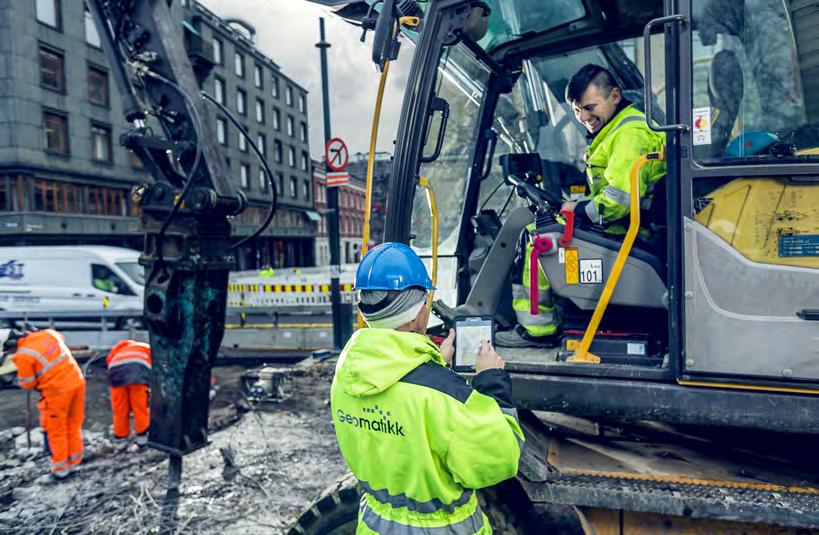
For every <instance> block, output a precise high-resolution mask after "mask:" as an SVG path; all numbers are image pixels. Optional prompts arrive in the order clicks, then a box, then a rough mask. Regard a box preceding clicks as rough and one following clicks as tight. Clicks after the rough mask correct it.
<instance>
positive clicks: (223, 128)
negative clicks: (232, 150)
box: [216, 117, 227, 147]
mask: <svg viewBox="0 0 819 535" xmlns="http://www.w3.org/2000/svg"><path fill="white" fill-rule="evenodd" d="M216 141H218V142H219V144H220V145H224V146H225V147H227V122H226V121H225V120H224V119H222V118H221V117H219V118H217V119H216Z"/></svg>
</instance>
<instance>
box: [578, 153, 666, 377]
mask: <svg viewBox="0 0 819 535" xmlns="http://www.w3.org/2000/svg"><path fill="white" fill-rule="evenodd" d="M664 160H665V147H663V148H662V149H660V151H659V152H650V153H648V154H644V155H642V156H640V157H639V158H637V161H636V162H634V165H633V166H631V195H630V198H629V200H630V214H629V223H628V231H627V232H626V237H625V239H624V240H623V244H622V245H621V246H620V251H619V252H618V253H617V258H616V259H615V260H614V266H612V268H611V275H609V280H607V281H606V286H605V287H604V288H603V293H602V294H601V295H600V300H599V301H597V306H596V307H594V314H592V317H591V321H590V322H589V326H588V327H586V332H585V333H584V334H583V340H581V342H580V346H579V347H578V348H577V351H575V352H574V354H573V355H572V356H570V357H569V358H568V359H566V361H567V362H588V363H593V364H596V363H599V362H600V357H598V356H597V355H595V354H593V353H591V352H590V351H589V348H590V347H591V345H592V341H593V340H594V335H595V334H596V333H597V328H598V327H599V326H600V322H601V321H602V319H603V314H604V313H605V312H606V307H608V306H609V301H610V300H611V296H612V295H613V294H614V289H615V288H616V287H617V281H618V280H619V279H620V274H621V273H622V271H623V266H625V265H626V261H627V260H628V255H629V254H630V253H631V248H632V246H633V245H634V240H636V239H637V233H638V232H639V231H640V171H642V169H643V166H644V165H646V164H647V163H649V162H655V161H664Z"/></svg>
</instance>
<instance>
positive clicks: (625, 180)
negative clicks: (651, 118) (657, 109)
mask: <svg viewBox="0 0 819 535" xmlns="http://www.w3.org/2000/svg"><path fill="white" fill-rule="evenodd" d="M664 145H665V134H663V133H661V132H655V131H653V130H651V129H650V128H649V127H648V125H647V124H646V116H645V114H644V113H643V112H641V111H640V110H638V109H637V108H635V107H634V106H633V105H632V104H630V103H628V101H624V103H623V105H621V108H620V110H619V112H617V114H616V115H615V116H614V117H613V118H612V119H611V120H610V121H609V122H608V123H607V124H606V125H605V126H604V127H603V128H602V130H600V132H598V133H597V134H596V135H594V137H593V139H592V141H591V145H590V146H589V150H588V152H587V156H586V175H587V178H588V181H589V190H590V194H589V196H588V197H587V198H585V199H581V200H580V201H579V202H578V205H577V207H576V208H575V210H574V213H575V217H576V218H579V219H581V220H582V219H588V220H589V221H590V222H591V223H596V224H598V225H603V226H605V227H607V231H608V232H610V233H614V234H625V231H626V228H627V227H628V221H627V220H625V221H619V220H622V219H623V218H626V217H628V215H629V212H630V211H631V210H630V202H631V200H630V195H631V168H632V166H633V165H634V162H635V161H637V159H638V158H639V157H640V156H642V155H644V154H648V153H650V152H658V151H659V150H660V149H661V148H662V147H663V146H664ZM665 172H666V167H665V162H664V161H655V162H650V163H648V164H646V165H645V166H644V167H643V170H642V172H641V173H640V199H641V209H643V210H646V209H648V207H649V206H650V202H651V198H652V196H653V193H652V191H653V189H654V184H656V183H657V181H658V180H660V179H661V178H663V177H665Z"/></svg>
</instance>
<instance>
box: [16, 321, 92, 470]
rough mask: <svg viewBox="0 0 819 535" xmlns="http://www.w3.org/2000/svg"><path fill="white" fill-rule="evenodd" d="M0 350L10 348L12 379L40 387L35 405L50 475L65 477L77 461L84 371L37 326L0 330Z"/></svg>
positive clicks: (60, 342) (55, 336) (58, 339)
mask: <svg viewBox="0 0 819 535" xmlns="http://www.w3.org/2000/svg"><path fill="white" fill-rule="evenodd" d="M0 343H2V347H3V349H4V350H8V351H13V352H14V355H12V359H13V361H14V365H15V366H16V367H17V383H18V384H19V385H20V387H21V388H24V389H27V390H31V389H35V390H37V391H38V392H40V400H39V401H38V402H37V408H38V409H40V425H41V426H42V428H43V431H44V432H45V433H46V442H47V444H48V449H49V451H50V453H51V475H52V477H54V478H55V479H63V478H65V477H67V476H68V475H69V474H70V473H71V472H72V471H73V470H74V468H75V467H76V466H77V465H79V464H80V462H81V461H82V450H83V445H82V422H83V419H84V417H85V377H84V376H83V374H82V370H80V367H79V365H78V364H77V361H76V360H74V356H73V355H72V354H71V351H70V350H69V349H68V346H66V345H65V337H64V336H63V335H62V334H61V333H59V332H57V331H55V330H53V329H45V330H41V331H36V332H27V331H18V330H13V329H1V330H0Z"/></svg>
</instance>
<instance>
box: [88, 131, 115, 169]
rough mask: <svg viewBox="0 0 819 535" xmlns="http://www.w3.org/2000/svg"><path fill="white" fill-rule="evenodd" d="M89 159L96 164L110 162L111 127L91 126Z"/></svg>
mask: <svg viewBox="0 0 819 535" xmlns="http://www.w3.org/2000/svg"><path fill="white" fill-rule="evenodd" d="M91 159H92V160H94V161H96V162H110V161H111V127H110V126H104V125H101V124H93V123H92V124H91Z"/></svg>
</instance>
